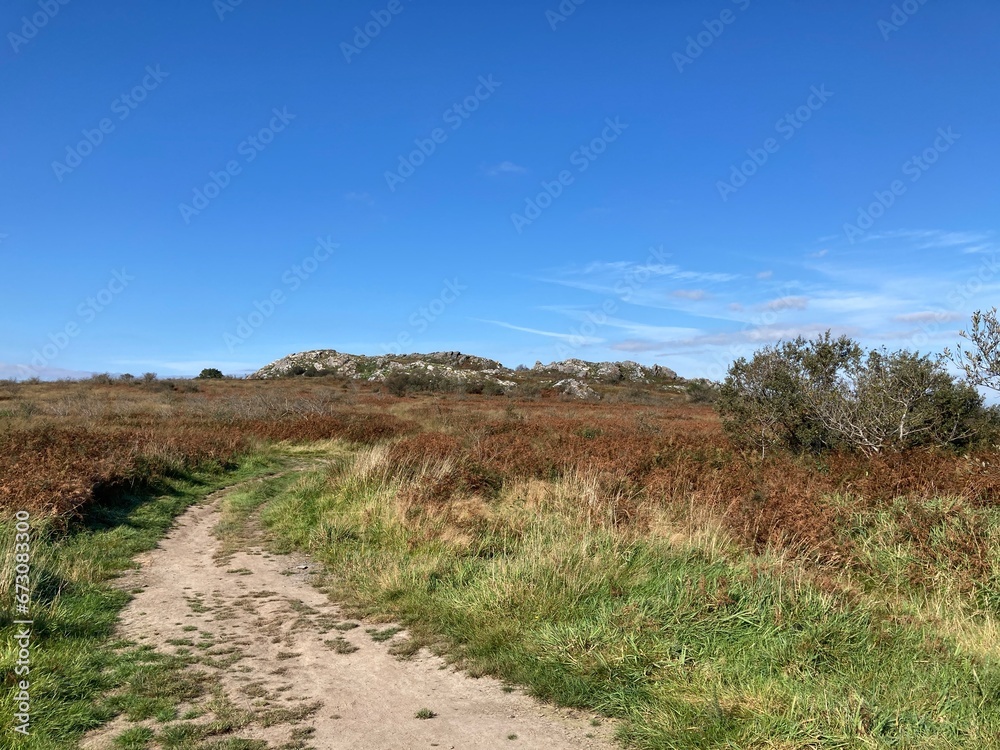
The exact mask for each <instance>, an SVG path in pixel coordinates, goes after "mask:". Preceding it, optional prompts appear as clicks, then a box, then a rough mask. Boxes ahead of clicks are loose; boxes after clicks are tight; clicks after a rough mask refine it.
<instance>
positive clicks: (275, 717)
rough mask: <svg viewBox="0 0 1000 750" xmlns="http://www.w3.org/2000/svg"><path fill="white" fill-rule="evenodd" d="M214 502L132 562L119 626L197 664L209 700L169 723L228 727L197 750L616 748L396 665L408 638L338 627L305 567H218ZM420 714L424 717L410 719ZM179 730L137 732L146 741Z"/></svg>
mask: <svg viewBox="0 0 1000 750" xmlns="http://www.w3.org/2000/svg"><path fill="white" fill-rule="evenodd" d="M223 492H225V490H224V491H223ZM221 494H222V493H216V494H215V495H213V496H211V497H210V498H208V500H207V501H206V503H205V504H202V505H198V506H196V507H194V508H192V509H191V510H190V511H188V512H187V513H185V514H184V515H183V516H182V517H181V518H180V519H179V520H178V522H177V524H176V525H175V527H174V528H173V530H172V531H171V532H170V533H169V534H168V535H167V536H166V537H165V538H164V539H163V540H162V542H161V543H160V545H159V547H158V548H157V549H155V550H153V551H151V552H149V553H146V554H144V555H143V556H141V558H140V560H139V562H140V563H141V569H140V570H138V571H136V573H135V574H134V576H130V578H129V580H128V582H127V585H128V586H129V587H130V588H133V589H136V588H141V589H142V590H141V592H140V593H138V594H137V595H136V596H135V598H134V599H133V600H132V602H131V603H130V604H129V605H128V607H127V608H126V609H125V610H124V612H123V614H122V618H121V631H122V635H123V636H124V637H126V638H128V639H130V640H133V641H135V642H137V643H140V644H149V645H152V646H153V647H155V648H156V649H157V650H160V651H163V652H165V653H184V654H191V653H194V654H196V655H198V657H199V661H198V662H197V663H196V664H194V665H192V666H190V667H187V669H196V670H198V671H199V672H200V673H202V674H203V675H204V677H203V678H201V679H204V680H206V681H207V683H206V684H210V685H211V686H212V687H211V692H210V694H207V695H206V696H203V697H202V698H200V699H194V700H192V701H190V702H189V703H186V704H184V705H183V706H182V707H181V711H180V713H181V714H184V713H188V715H189V716H190V717H192V718H190V719H189V721H188V723H190V724H192V725H195V726H201V727H202V728H204V727H207V726H209V725H210V724H211V723H212V722H213V721H215V722H218V720H219V716H220V714H225V715H226V717H227V721H228V722H229V723H230V724H231V725H232V726H233V729H232V730H231V731H230V732H229V733H223V734H218V735H216V736H214V737H213V738H212V739H211V740H209V739H204V742H205V743H206V744H205V746H206V747H208V746H210V745H209V744H208V743H209V742H210V741H218V740H219V739H222V738H224V737H239V738H246V739H256V740H263V741H265V742H267V743H268V746H269V747H274V748H289V749H292V748H316V750H326V749H327V748H351V750H368V749H371V750H382V749H383V748H384V749H385V750H401V749H407V750H408V749H409V748H433V747H440V748H449V749H450V748H456V749H458V748H461V749H463V750H478V749H479V748H482V749H483V750H485V749H486V748H490V749H493V748H498V747H509V748H518V747H521V748H545V749H546V750H563V749H565V750H571V749H572V750H588V749H590V748H594V749H595V750H596V749H597V748H601V749H608V748H612V747H615V745H613V744H612V743H611V741H610V739H609V736H610V729H609V728H608V727H607V726H594V725H593V724H592V722H591V718H592V717H590V716H585V715H583V714H581V713H579V712H572V711H565V710H558V709H553V708H551V707H548V706H545V705H541V704H539V703H538V702H536V701H534V700H533V699H531V698H530V697H528V696H525V695H523V694H521V693H520V692H517V691H515V692H505V691H504V689H503V686H502V685H501V683H499V682H498V681H496V680H493V679H489V678H480V679H471V678H469V677H466V676H465V675H463V674H461V673H458V672H456V671H454V670H453V669H451V668H449V667H447V665H446V664H445V662H444V661H442V660H441V659H439V658H437V657H435V656H432V655H429V654H427V653H426V652H421V653H418V654H417V655H416V656H415V657H412V658H410V659H408V660H400V659H398V658H397V657H395V656H393V655H392V654H391V653H390V648H391V647H392V645H393V644H394V643H397V642H398V641H399V639H401V638H405V635H406V634H405V631H401V630H400V631H399V632H394V631H395V630H398V629H392V628H389V627H387V626H386V625H385V624H379V625H372V624H366V623H364V622H357V621H354V620H346V619H345V618H344V616H343V613H342V612H341V611H340V610H339V609H338V607H337V606H336V605H335V604H333V603H331V602H330V601H329V600H328V598H327V596H326V595H325V594H323V593H322V592H320V591H319V590H317V589H316V588H315V587H314V586H313V585H312V584H311V579H312V578H313V576H315V575H317V574H318V573H319V571H318V570H317V568H316V566H315V565H314V564H313V563H312V562H311V561H309V560H306V559H303V558H299V557H295V556H272V555H270V554H269V553H267V552H264V551H262V550H260V549H255V548H252V547H247V548H244V550H243V551H241V552H238V553H236V554H233V555H232V556H230V557H227V558H224V557H221V556H220V550H221V548H222V544H221V542H220V540H219V539H218V538H217V537H216V536H215V535H214V534H213V528H214V526H215V524H216V522H217V521H218V519H219V503H220V496H221ZM387 636H388V637H387ZM422 709H427V710H429V711H430V712H432V713H433V714H435V716H433V717H432V718H427V719H420V718H417V714H418V712H420V711H421V710H422ZM198 713H201V716H198V717H196V716H195V715H196V714H198ZM240 717H242V718H240ZM180 723H182V722H171V723H170V724H167V725H164V724H157V723H156V722H155V720H152V719H149V720H146V721H144V722H140V724H141V725H142V726H147V727H149V728H150V729H152V730H154V731H155V732H160V731H162V730H164V729H165V728H169V727H170V725H171V724H180ZM135 726H136V724H131V723H128V722H126V721H125V720H124V719H119V720H116V721H115V722H114V723H113V724H112V725H110V726H108V727H105V728H103V729H102V730H101V731H100V732H97V733H94V734H92V735H90V736H88V738H87V739H86V740H85V742H84V743H83V745H82V747H84V748H93V749H95V750H97V749H99V748H110V747H111V746H112V740H113V738H114V737H115V736H117V735H118V734H120V733H121V732H122V731H123V730H124V729H126V728H129V727H135ZM213 734H214V732H213ZM190 746H191V747H195V746H201V745H190ZM185 747H187V745H185Z"/></svg>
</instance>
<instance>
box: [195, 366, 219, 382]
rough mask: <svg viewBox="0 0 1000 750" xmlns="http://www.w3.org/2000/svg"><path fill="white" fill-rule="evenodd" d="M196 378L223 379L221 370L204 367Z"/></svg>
mask: <svg viewBox="0 0 1000 750" xmlns="http://www.w3.org/2000/svg"><path fill="white" fill-rule="evenodd" d="M198 378H199V379H201V380H221V379H222V378H223V375H222V370H218V369H216V368H214V367H206V368H205V369H204V370H202V371H201V372H200V373H199V374H198Z"/></svg>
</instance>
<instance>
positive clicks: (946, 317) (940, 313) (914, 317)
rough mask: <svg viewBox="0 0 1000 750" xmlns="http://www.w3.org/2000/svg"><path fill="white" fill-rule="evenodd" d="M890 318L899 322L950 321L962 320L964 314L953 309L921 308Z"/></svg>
mask: <svg viewBox="0 0 1000 750" xmlns="http://www.w3.org/2000/svg"><path fill="white" fill-rule="evenodd" d="M892 319H893V320H895V321H897V322H899V323H952V322H954V321H956V320H964V319H965V316H964V315H960V314H959V313H957V312H954V311H953V310H921V311H919V312H911V313H903V314H902V315H895V316H893V318H892Z"/></svg>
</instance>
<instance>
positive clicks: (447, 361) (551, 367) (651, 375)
mask: <svg viewBox="0 0 1000 750" xmlns="http://www.w3.org/2000/svg"><path fill="white" fill-rule="evenodd" d="M400 373H401V374H410V375H414V376H421V377H426V378H427V380H428V382H431V381H433V382H439V383H440V382H441V381H442V380H443V381H446V382H447V383H451V384H454V385H459V386H461V385H463V384H470V385H471V384H483V383H493V384H495V385H497V386H499V387H500V388H501V389H503V390H504V391H509V389H511V388H514V387H516V386H517V385H518V383H519V382H521V381H524V380H526V379H527V380H530V381H531V382H533V383H534V384H535V385H538V386H541V387H543V388H552V389H554V390H556V391H559V392H560V393H563V394H565V395H567V396H571V397H573V398H580V399H594V400H596V399H599V398H600V397H601V396H600V394H599V393H598V392H597V391H596V390H595V389H594V388H593V387H592V385H591V384H606V385H612V384H615V383H636V384H649V385H655V386H657V387H658V388H661V389H662V388H667V387H669V386H670V385H671V384H673V383H676V382H677V381H678V380H679V378H678V377H677V373H675V372H674V371H673V370H671V369H669V368H667V367H661V366H660V365H653V366H652V367H646V366H645V365H640V364H638V363H637V362H631V361H624V362H586V361H584V360H582V359H565V360H562V361H560V362H551V363H550V364H548V365H543V364H542V363H541V362H536V363H535V366H534V367H533V368H532V369H530V370H527V369H526V368H519V370H518V371H514V370H511V369H508V368H507V367H504V366H503V365H502V364H500V363H499V362H497V361H496V360H493V359H486V358H485V357H477V356H475V355H473V354H463V353H462V352H431V353H430V354H386V355H380V356H374V357H372V356H367V355H364V354H346V353H344V352H338V351H336V350H334V349H317V350H315V351H310V352H297V353H295V354H289V355H288V356H287V357H282V358H281V359H279V360H276V361H274V362H272V363H270V364H269V365H265V366H264V367H262V368H260V369H259V370H257V372H255V373H254V374H253V375H250V376H249V377H250V378H257V379H267V378H280V377H294V376H299V375H334V376H337V377H341V378H348V379H351V380H364V381H367V382H370V383H384V382H385V381H386V380H387V379H388V378H390V377H392V376H394V375H396V374H400ZM567 376H568V377H567ZM475 392H477V393H478V392H479V391H475Z"/></svg>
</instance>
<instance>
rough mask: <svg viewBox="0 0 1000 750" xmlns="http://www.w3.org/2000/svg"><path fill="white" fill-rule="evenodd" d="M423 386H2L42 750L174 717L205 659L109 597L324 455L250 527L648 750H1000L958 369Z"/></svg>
mask: <svg viewBox="0 0 1000 750" xmlns="http://www.w3.org/2000/svg"><path fill="white" fill-rule="evenodd" d="M416 390H418V389H416V388H410V387H404V388H394V387H392V383H389V384H388V386H387V385H386V384H384V383H382V384H378V383H375V384H373V383H358V382H357V381H355V380H350V379H344V378H336V377H299V376H292V377H286V378H279V379H275V380H249V381H236V380H230V379H217V378H205V379H202V380H197V381H177V382H173V383H171V382H164V381H159V380H156V379H155V378H147V379H138V378H136V379H132V380H129V381H121V380H117V379H103V380H98V381H96V382H86V381H84V382H80V383H38V384H26V383H6V384H3V385H0V443H2V444H0V492H2V494H3V511H4V513H5V514H6V517H7V518H10V517H11V515H12V513H13V512H14V511H16V510H27V511H29V512H30V513H31V514H32V517H33V518H34V519H36V521H35V523H36V526H35V529H36V531H35V535H36V538H35V545H36V549H37V550H38V552H37V554H36V557H35V562H34V563H33V564H34V565H35V568H34V569H35V571H36V579H35V583H34V586H35V588H34V593H33V596H34V601H35V605H34V606H35V608H36V609H35V612H34V616H35V622H36V629H37V638H38V644H37V645H38V652H37V653H38V654H39V661H38V663H37V670H38V673H39V676H38V680H39V682H38V685H39V687H38V690H39V691H40V692H39V693H38V699H39V700H40V701H42V702H43V703H40V704H39V705H44V706H45V711H44V712H41V713H40V714H39V716H38V721H39V732H40V733H41V734H40V735H39V736H40V737H44V738H47V741H50V743H51V744H49V745H45V744H38V745H36V746H37V747H49V746H51V747H69V746H72V742H73V741H75V738H76V737H78V735H79V732H80V731H82V730H83V729H84V728H87V727H90V726H94V725H96V724H99V723H101V722H103V721H106V720H108V719H109V718H110V717H112V716H114V715H116V714H119V713H127V712H129V711H132V712H136V713H139V714H141V713H142V712H143V711H146V712H147V715H153V716H156V717H157V719H158V721H160V722H161V723H162V724H163V725H164V726H168V727H169V726H172V725H173V723H175V722H177V721H178V717H177V716H176V715H174V714H172V713H171V708H170V704H169V702H167V703H162V701H161V703H156V702H155V701H154V700H153V699H154V698H155V697H156V695H155V694H156V690H155V689H154V688H151V687H150V685H151V684H153V683H155V682H156V680H161V681H163V680H165V679H166V677H165V675H170V674H174V672H172V671H171V670H179V669H181V668H182V667H183V665H176V664H171V663H165V662H164V661H163V660H162V659H160V660H157V659H156V657H155V655H153V654H150V653H149V652H148V651H137V650H134V649H133V650H131V651H130V650H128V649H129V647H126V646H125V645H123V644H113V641H112V626H113V622H114V614H115V612H116V611H117V608H120V607H121V606H122V604H123V602H124V600H125V599H127V596H128V595H127V593H125V592H121V591H118V590H117V589H115V588H114V587H113V586H112V585H111V578H112V576H113V575H114V573H115V571H116V570H119V569H121V568H123V567H126V566H127V565H128V560H129V557H130V555H132V554H134V552H135V551H136V550H138V549H141V548H143V547H148V546H149V545H151V544H153V543H154V542H155V538H156V535H157V534H158V533H160V532H161V531H162V529H163V528H164V527H165V526H166V525H167V524H168V523H169V521H170V518H171V517H172V516H173V515H174V514H176V513H177V512H180V510H182V509H183V508H184V507H185V506H186V505H188V504H189V503H191V502H193V501H194V500H195V499H196V498H197V497H198V496H200V495H204V494H205V493H207V492H208V491H209V490H210V489H211V488H213V487H216V486H219V485H220V484H221V483H223V482H226V481H231V480H229V479H227V472H230V471H233V470H238V471H240V472H242V473H241V476H249V475H261V474H266V473H267V472H268V471H274V469H275V467H276V466H278V465H279V464H281V463H282V462H283V461H285V460H286V459H283V458H282V456H283V455H285V454H287V452H288V448H286V447H285V446H288V445H289V444H290V443H304V444H309V445H312V446H313V447H314V449H315V451H317V452H321V453H322V454H323V455H324V456H325V457H326V463H324V464H323V465H318V464H317V465H312V466H303V465H296V466H293V467H292V469H293V470H294V472H295V473H294V474H293V475H285V476H283V477H282V478H281V479H280V480H275V481H273V482H267V481H265V482H262V483H259V484H257V485H255V486H254V487H252V488H249V489H247V490H245V491H244V492H242V493H239V494H237V495H234V496H233V498H232V499H231V500H230V501H229V504H228V506H227V511H226V512H227V513H228V514H229V517H230V519H231V520H233V519H236V520H238V519H239V518H244V517H247V516H248V515H249V514H251V513H253V514H259V518H260V521H261V523H262V525H263V528H264V529H265V530H266V531H267V533H268V536H269V538H270V540H271V541H270V544H271V545H273V547H274V548H275V549H277V550H284V551H287V550H293V549H294V550H299V551H304V552H307V553H309V554H310V555H312V556H314V557H316V558H318V559H320V560H322V561H324V562H325V563H327V564H328V567H329V570H330V571H331V577H330V580H329V581H328V585H329V586H330V589H331V591H332V592H333V593H334V595H335V597H336V598H337V599H338V600H340V601H343V602H345V603H346V604H348V605H349V606H351V607H352V608H354V609H355V610H356V611H358V612H359V613H361V614H366V615H369V616H372V617H374V618H376V619H387V618H394V619H396V620H398V621H400V622H402V623H403V624H405V625H406V626H407V628H408V631H409V633H410V634H411V640H410V642H409V644H408V645H407V646H406V647H403V648H401V649H399V651H400V653H401V655H402V656H405V655H406V654H407V653H413V652H415V651H416V650H418V649H419V648H421V647H428V648H431V649H432V650H435V651H438V652H440V653H442V654H444V655H446V656H447V657H448V658H450V659H452V660H453V661H455V662H456V663H457V664H459V665H461V666H462V667H463V668H465V669H466V670H467V671H469V672H470V673H471V674H473V675H476V674H493V675H497V676H499V677H501V678H503V679H505V680H507V681H510V682H511V683H517V684H522V685H525V686H527V687H528V688H529V689H530V690H531V691H532V692H533V693H534V694H536V695H538V696H540V697H542V698H545V699H548V700H552V701H557V702H559V703H561V704H564V705H570V706H581V707H589V708H592V709H596V710H597V711H599V712H601V713H602V714H604V715H605V716H607V717H608V718H609V719H614V720H617V722H618V731H619V734H620V737H621V738H622V740H623V741H625V742H626V743H629V744H630V745H632V746H636V747H642V748H699V747H719V748H722V747H740V748H742V747H748V748H749V747H761V748H763V747H769V748H855V747H857V748H910V747H928V748H931V747H934V748H938V747H941V748H944V747H967V748H997V747H1000V740H998V738H1000V503H998V498H1000V454H998V449H997V445H996V441H997V437H996V435H997V432H996V420H995V415H994V414H993V412H992V411H991V410H990V409H988V408H986V407H984V406H983V404H982V401H981V400H980V399H979V397H978V395H977V394H975V392H974V391H972V390H971V389H970V388H969V387H968V386H966V385H965V384H963V383H962V382H961V381H957V380H955V379H954V378H952V377H951V376H949V375H947V373H946V372H945V371H944V370H943V369H942V368H941V366H940V365H938V364H936V363H934V362H932V361H930V360H927V359H924V358H920V357H917V356H915V355H906V354H903V353H896V354H892V353H885V352H875V353H871V352H864V351H862V350H861V349H860V348H859V347H857V346H856V345H855V344H853V342H850V341H846V340H836V339H831V338H830V337H825V338H821V339H819V340H815V341H812V342H806V341H798V342H792V343H790V344H786V345H782V346H780V347H777V348H772V349H769V350H765V351H763V352H761V353H759V354H758V356H757V357H754V358H753V359H752V360H751V361H741V362H737V363H736V364H735V365H734V367H733V369H732V370H731V372H730V377H729V379H728V380H727V382H726V383H725V384H723V385H722V387H721V389H719V390H717V389H714V388H712V387H710V386H707V385H706V384H704V383H700V384H696V385H691V384H688V387H687V388H686V389H684V390H681V389H665V388H663V387H661V386H655V387H653V386H651V387H644V386H642V385H638V386H629V388H627V389H625V388H620V389H618V390H616V391H614V392H613V393H609V394H608V395H607V396H605V398H603V399H602V400H600V401H587V400H580V399H572V398H569V397H567V396H565V395H563V394H560V393H558V392H556V391H553V390H548V389H546V388H543V387H538V388H537V389H534V390H532V389H518V390H516V391H512V392H511V393H510V394H508V395H501V394H499V393H497V394H494V395H489V394H488V393H454V392H449V393H428V392H423V393H418V392H416ZM716 400H717V401H718V411H717V410H716V408H715V407H713V405H712V404H711V403H707V402H712V401H716ZM720 413H721V419H720ZM4 545H5V546H4V553H5V555H6V559H7V563H9V562H10V561H11V559H12V558H11V549H12V546H11V544H10V539H6V540H5V542H4ZM12 567H13V566H12V565H10V564H5V566H4V571H5V576H7V577H6V578H5V579H4V580H3V583H2V588H0V599H2V603H3V612H4V614H3V617H5V618H8V619H9V615H8V614H7V613H8V612H10V611H11V610H10V606H9V605H10V603H11V602H10V596H11V593H10V592H11V591H12V586H11V580H10V575H9V573H8V571H10V570H12ZM98 612H99V613H100V616H98V617H95V616H94V615H95V613H98ZM5 624H7V622H5ZM113 645H114V646H115V647H116V648H118V650H117V651H116V650H114V649H113V648H112V646H113ZM13 653H14V652H13V650H12V646H11V645H7V646H6V647H5V651H4V652H3V662H2V666H3V669H4V670H5V672H8V671H9V670H10V668H11V665H12V659H13ZM46 654H48V655H46ZM8 684H9V683H8ZM130 685H131V686H132V687H131V688H128V686H130ZM143 686H145V687H143ZM116 688H117V690H116ZM125 688H128V689H127V690H126V689H125ZM123 690H124V692H123ZM142 690H145V691H146V692H145V693H143V692H142ZM133 693H134V694H135V695H138V696H140V697H142V696H144V695H145V696H147V698H148V700H149V701H153V703H150V704H149V705H146V708H145V709H144V708H143V707H142V706H140V705H137V704H136V702H135V700H131V699H126V698H125V697H123V696H124V695H126V694H128V695H132V694H133ZM154 703H155V707H154V708H152V709H151V708H150V707H149V706H150V705H153V704H154ZM161 704H162V705H161ZM144 705H145V704H144ZM9 706H10V703H9V699H6V700H5V701H4V702H3V703H2V706H0V707H2V709H3V710H4V711H5V712H7V713H9V711H8V709H9ZM150 711H151V712H152V713H149V712H150ZM227 731H228V729H227V727H218V732H217V736H218V737H220V738H221V737H225V736H227V735H226V732H227ZM38 741H39V742H41V740H38ZM155 741H156V742H159V740H155ZM60 742H62V743H64V744H59V743H60ZM145 742H146V744H140V745H138V746H148V747H154V746H164V747H166V746H168V745H164V744H162V743H160V744H159V745H154V744H152V743H153V742H154V739H153V735H152V733H150V735H149V736H148V737H147V739H146V740H145ZM26 746H27V745H26ZM247 747H250V745H247Z"/></svg>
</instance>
